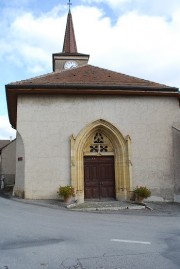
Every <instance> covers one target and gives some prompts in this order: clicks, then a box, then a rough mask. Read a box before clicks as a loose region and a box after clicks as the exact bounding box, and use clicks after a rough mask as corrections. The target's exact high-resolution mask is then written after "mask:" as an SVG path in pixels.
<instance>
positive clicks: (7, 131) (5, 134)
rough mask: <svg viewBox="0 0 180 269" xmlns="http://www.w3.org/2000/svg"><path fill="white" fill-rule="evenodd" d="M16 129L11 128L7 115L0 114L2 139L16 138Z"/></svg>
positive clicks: (0, 135)
mask: <svg viewBox="0 0 180 269" xmlns="http://www.w3.org/2000/svg"><path fill="white" fill-rule="evenodd" d="M15 137H16V131H15V130H14V129H12V128H11V125H10V123H9V119H8V117H7V115H0V139H1V140H3V139H5V140H6V139H10V138H12V139H14V138H15Z"/></svg>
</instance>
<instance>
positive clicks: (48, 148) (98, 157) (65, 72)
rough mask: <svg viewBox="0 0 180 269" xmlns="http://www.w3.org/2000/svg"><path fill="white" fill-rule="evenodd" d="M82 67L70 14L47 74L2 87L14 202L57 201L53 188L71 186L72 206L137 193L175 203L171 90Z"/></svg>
mask: <svg viewBox="0 0 180 269" xmlns="http://www.w3.org/2000/svg"><path fill="white" fill-rule="evenodd" d="M88 60H89V55H88V54H83V53H79V52H78V50H77V46H76V38H75V32H74V26H73V20H72V14H71V10H69V13H68V16H67V24H66V29H65V36H64V45H63V50H62V52H61V53H54V54H53V55H52V65H53V67H52V68H53V72H52V73H49V74H45V75H42V76H38V77H34V78H31V79H27V80H22V81H19V82H14V83H10V84H8V85H6V95H7V105H8V113H9V120H10V123H11V125H12V126H13V128H15V129H16V130H17V139H16V177H15V187H14V193H15V195H16V196H19V197H24V198H26V199H56V198H57V190H58V188H59V186H65V185H72V186H73V187H74V188H75V195H76V198H77V200H78V202H79V203H81V202H83V201H84V200H86V199H116V200H128V199H130V197H131V195H132V190H133V188H135V187H136V186H137V185H138V186H146V187H148V188H149V189H150V190H151V192H152V196H151V198H150V199H151V200H156V201H157V200H158V201H180V169H179V163H180V132H179V130H180V109H179V92H178V89H177V88H174V87H169V86H166V85H162V84H159V83H155V82H151V81H148V80H144V79H139V78H136V77H132V76H129V75H125V74H122V73H118V72H114V71H111V70H107V69H104V68H100V67H96V66H92V65H89V64H88ZM152 68H153V67H152Z"/></svg>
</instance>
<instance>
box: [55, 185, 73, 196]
mask: <svg viewBox="0 0 180 269" xmlns="http://www.w3.org/2000/svg"><path fill="white" fill-rule="evenodd" d="M57 193H58V195H59V196H63V197H64V198H67V197H69V196H74V188H73V187H72V186H70V185H66V186H64V187H62V186H60V187H59V189H58V191H57Z"/></svg>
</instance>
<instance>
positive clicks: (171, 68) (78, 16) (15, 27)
mask: <svg viewBox="0 0 180 269" xmlns="http://www.w3.org/2000/svg"><path fill="white" fill-rule="evenodd" d="M131 1H132V0H106V2H108V4H109V5H112V6H113V5H120V4H123V3H124V4H128V3H129V2H131ZM134 1H135V2H136V3H137V9H138V8H140V7H141V8H142V7H143V3H144V2H145V1H141V0H134ZM90 2H93V1H90ZM99 2H101V0H99ZM160 2H161V1H160ZM151 3H152V6H154V5H155V3H156V6H157V8H159V5H157V2H155V1H154V0H152V1H151ZM163 3H164V5H163V8H164V9H166V8H167V7H169V4H168V3H169V2H168V1H164V2H163ZM176 3H177V1H175V0H174V1H172V6H173V4H174V6H175V4H176ZM161 4H162V3H161ZM178 7H179V9H178V8H176V10H175V11H174V10H173V12H171V14H170V15H171V20H170V21H168V20H167V19H166V18H165V17H164V16H160V15H154V16H152V15H151V16H150V15H147V14H146V15H144V14H140V13H139V12H138V11H137V10H136V11H131V12H126V13H124V14H121V15H120V16H119V17H118V18H117V21H116V23H115V24H113V25H112V23H111V18H110V17H108V16H104V12H103V10H102V9H98V8H97V7H87V6H86V7H84V6H76V7H73V9H72V15H73V21H74V27H75V34H76V39H77V47H78V51H79V52H82V53H89V54H90V56H91V57H90V63H91V64H95V65H98V66H102V67H106V68H109V69H113V70H117V71H120V72H124V73H127V74H130V75H135V76H139V77H142V78H146V79H151V80H154V81H157V82H160V83H165V84H170V85H172V86H174V85H175V86H177V87H178V86H180V78H179V76H178V72H177V70H178V69H179V66H180V50H179V47H180V4H179V5H178ZM61 8H62V7H60V6H57V7H54V8H53V9H52V10H51V11H50V12H49V13H44V14H43V13H41V14H40V15H39V17H35V16H34V15H32V14H31V13H30V12H28V13H23V14H22V15H21V16H20V15H18V17H17V18H15V19H14V21H12V23H11V24H10V27H9V28H8V29H7V31H6V33H7V35H6V36H4V37H3V38H2V39H1V40H0V44H1V45H0V47H1V50H0V53H1V59H2V58H3V59H4V58H5V57H6V59H7V60H8V61H9V63H10V64H12V65H16V66H17V67H18V68H21V67H22V68H25V70H26V71H27V73H32V74H34V75H36V74H37V73H46V72H47V71H50V70H52V69H51V68H52V66H51V65H52V58H51V55H52V53H54V52H60V51H61V50H62V45H63V38H64V31H65V24H66V15H65V16H64V13H63V14H62V15H60V14H59V10H61ZM169 12H170V11H169ZM87 18H88V19H87ZM1 41H2V42H1ZM5 44H8V45H7V46H5ZM27 77H28V76H27Z"/></svg>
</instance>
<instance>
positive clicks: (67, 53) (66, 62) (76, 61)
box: [52, 0, 89, 72]
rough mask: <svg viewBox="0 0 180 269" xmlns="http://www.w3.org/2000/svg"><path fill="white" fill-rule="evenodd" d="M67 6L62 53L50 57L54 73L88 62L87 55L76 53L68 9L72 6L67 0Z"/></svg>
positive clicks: (71, 21)
mask: <svg viewBox="0 0 180 269" xmlns="http://www.w3.org/2000/svg"><path fill="white" fill-rule="evenodd" d="M68 5H69V12H68V15H67V23H66V30H65V36H64V44H63V49H62V53H54V54H53V55H52V57H53V71H55V72H56V71H61V70H64V69H71V68H75V67H78V66H82V65H86V64H87V63H88V60H89V55H88V54H82V53H78V52H77V46H76V38H75V33H74V26H73V20H72V15H71V9H70V6H71V5H72V4H71V0H69V3H68Z"/></svg>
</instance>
